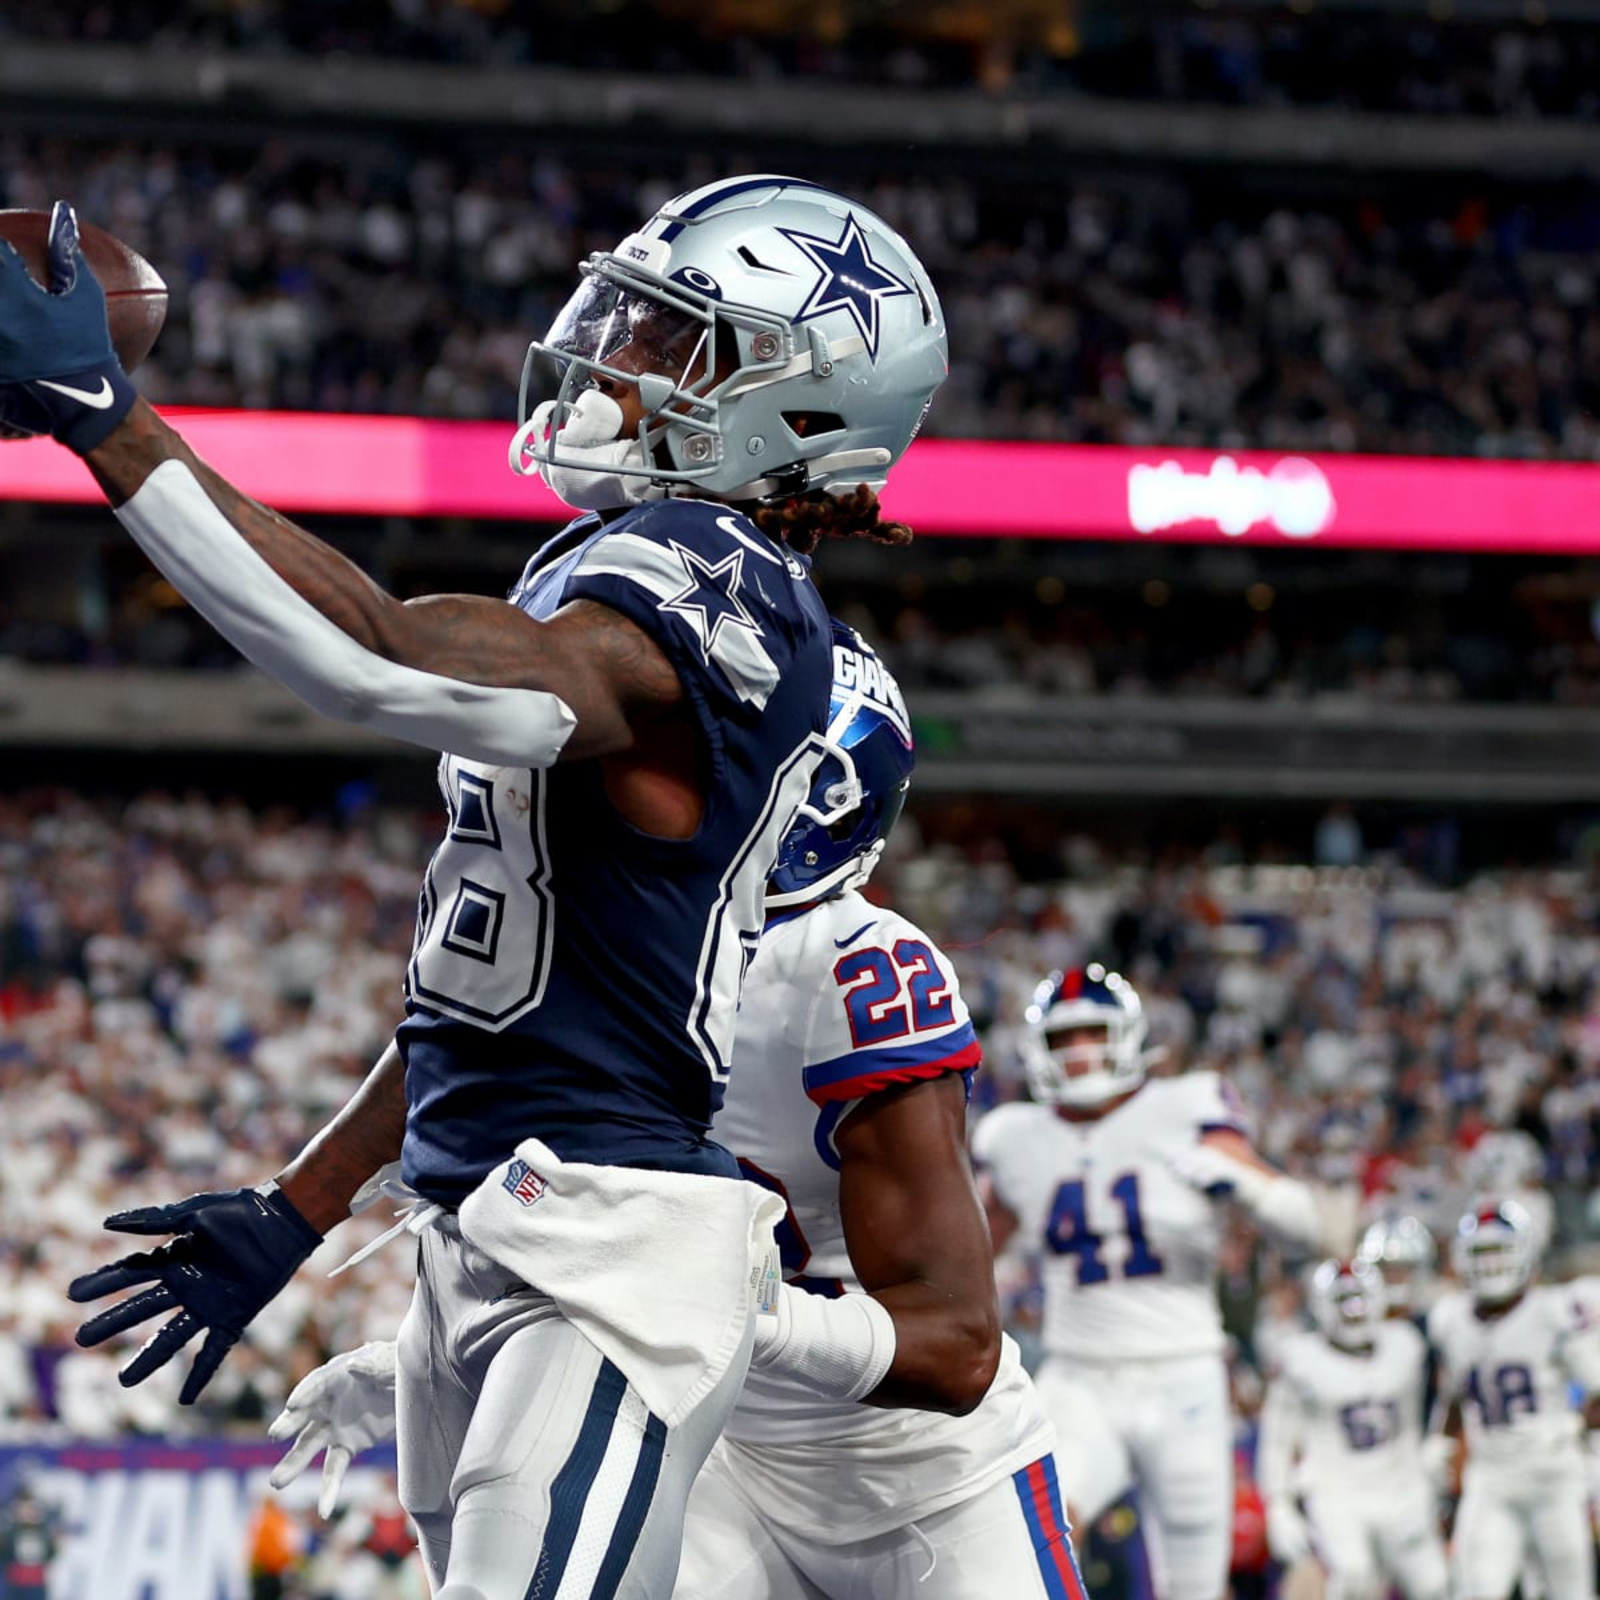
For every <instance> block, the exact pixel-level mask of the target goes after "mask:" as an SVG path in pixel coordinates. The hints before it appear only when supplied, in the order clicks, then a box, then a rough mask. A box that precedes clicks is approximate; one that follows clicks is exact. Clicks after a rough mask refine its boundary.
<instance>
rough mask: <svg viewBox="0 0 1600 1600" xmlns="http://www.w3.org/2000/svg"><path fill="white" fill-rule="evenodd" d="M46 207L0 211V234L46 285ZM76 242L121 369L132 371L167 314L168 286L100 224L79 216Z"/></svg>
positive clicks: (135, 252) (38, 279) (47, 213)
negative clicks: (101, 294) (102, 298)
mask: <svg viewBox="0 0 1600 1600" xmlns="http://www.w3.org/2000/svg"><path fill="white" fill-rule="evenodd" d="M49 227H50V213H49V212H48V211H0V239H4V240H5V241H6V242H7V243H8V244H10V245H11V247H12V248H13V249H14V250H15V251H16V252H17V254H18V255H20V256H21V257H22V260H23V263H24V264H25V265H26V267H27V269H28V271H29V272H30V273H31V274H32V275H33V278H34V280H35V282H37V283H42V284H45V285H47V286H48V284H49V281H50V277H49V268H48V266H47V265H46V263H45V253H44V246H45V235H46V233H47V231H48V229H49ZM78 242H79V244H80V246H81V247H82V250H83V257H84V260H85V261H87V262H88V263H89V270H90V271H91V272H93V273H94V275H95V277H97V278H98V279H99V280H100V287H101V288H102V289H104V290H105V292H106V319H107V321H108V322H109V323H110V326H111V343H112V346H113V348H114V349H115V350H116V352H117V359H118V360H119V361H120V362H121V363H122V370H123V371H124V372H132V371H133V369H134V368H135V367H137V366H138V365H139V363H140V362H141V361H143V360H144V358H145V357H146V356H147V355H149V354H150V347H151V346H152V345H153V344H154V343H155V342H156V335H157V334H158V333H160V332H161V324H162V323H163V322H165V321H166V318H167V286H166V284H165V283H164V282H162V279H161V275H160V273H158V272H157V271H156V269H155V268H154V267H152V266H151V265H150V263H149V262H148V261H146V260H145V258H144V257H143V256H142V255H140V254H139V253H138V252H137V251H136V250H130V249H129V248H128V247H127V245H125V244H124V243H123V242H122V241H121V240H120V239H117V238H114V237H113V236H112V235H111V234H109V233H107V232H106V231H105V229H104V228H97V227H95V226H94V224H93V223H92V222H85V221H84V220H83V218H82V217H79V218H78Z"/></svg>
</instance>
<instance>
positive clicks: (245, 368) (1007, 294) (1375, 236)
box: [0, 137, 1600, 459]
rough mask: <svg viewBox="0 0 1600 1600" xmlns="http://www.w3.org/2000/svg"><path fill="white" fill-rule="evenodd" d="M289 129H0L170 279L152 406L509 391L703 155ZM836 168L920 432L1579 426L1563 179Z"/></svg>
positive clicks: (1531, 429) (1580, 247) (1492, 447)
mask: <svg viewBox="0 0 1600 1600" xmlns="http://www.w3.org/2000/svg"><path fill="white" fill-rule="evenodd" d="M315 150H316V147H315V146H314V145H311V144H300V143H291V142H289V141H288V140H286V139H272V140H269V141H267V142H266V143H265V144H264V145H261V144H256V145H252V146H250V147H249V148H241V147H238V146H229V145H226V144H217V145H213V146H209V147H207V146H204V145H200V144H196V143H186V144H184V145H182V146H178V145H175V144H146V145H141V144H134V143H124V144H113V145H103V146H95V145H91V144H89V143H87V142H85V141H82V140H79V139H72V140H54V141H36V140H30V139H23V138H20V137H13V138H10V139H7V140H4V141H0V205H3V206H13V207H42V206H48V205H49V203H50V202H51V200H52V199H53V198H55V197H57V196H60V195H68V196H70V197H71V198H72V199H73V200H74V201H75V202H76V204H77V205H78V207H79V209H80V212H81V213H82V214H83V215H84V216H85V217H87V218H90V219H93V220H94V221H97V222H98V223H100V224H101V225H102V226H104V227H107V228H109V229H110V230H111V231H112V232H114V233H116V234H118V235H120V236H122V237H123V238H125V239H127V240H128V241H129V243H131V244H133V245H134V246H135V247H136V248H138V249H140V250H141V251H143V252H144V253H146V254H147V255H149V256H150V257H151V258H152V259H153V260H154V261H155V262H156V263H157V265H158V266H159V268H160V270H161V271H162V272H163V274H164V275H165V276H166V277H167V279H168V282H169V285H170V287H171V290H172V297H173V298H172V306H171V312H170V316H169V321H168V325H167V327H166V329H165V331H164V332H163V334H162V337H161V340H160V342H159V343H158V345H157V348H156V352H155V354H154V356H153V357H152V358H151V360H150V361H149V363H148V364H147V366H146V368H145V371H144V374H143V376H142V379H141V381H142V382H143V384H144V385H145V387H146V388H147V390H148V391H149V393H150V394H151V396H152V397H153V398H154V399H156V400H157V401H158V402H169V403H182V404H195V405H243V406H248V407H266V406H275V407H284V408H289V409H298V410H340V411H369V412H372V411H385V412H396V413H419V414H424V415H431V416H444V417H489V416H492V417H505V418H509V417H511V416H512V415H513V414H514V412H515V402H516V393H517V382H518V377H519V374H520V371H521V367H522V360H523V355H524V352H525V350H526V346H527V341H528V338H529V337H530V335H531V334H532V333H534V332H542V331H543V330H544V329H545V328H546V327H547V326H548V325H549V323H550V321H551V319H552V317H553V316H554V314H555V312H556V311H557V310H558V309H559V306H560V304H561V303H562V301H563V300H564V298H565V296H566V293H567V291H568V288H569V286H570V283H571V274H572V267H573V264H574V262H575V261H577V260H578V259H579V258H581V257H582V256H583V255H584V254H586V253H587V252H588V251H589V250H592V249H596V248H609V247H611V246H612V245H614V244H615V243H616V241H617V239H618V238H620V237H621V236H622V234H623V233H625V232H626V231H627V229H628V228H629V227H630V226H632V224H633V222H634V220H635V219H636V218H637V217H639V216H641V215H647V214H649V212H651V211H652V210H654V209H655V207H656V206H657V205H658V204H659V203H660V202H661V201H662V200H664V199H666V198H668V197H669V196H670V195H671V194H672V193H674V192H675V191H677V190H680V189H682V188H684V187H687V186H689V185H691V184H693V183H695V182H699V181H703V180H704V179H705V178H706V177H708V176H710V175H711V174H710V170H709V169H708V168H707V167H706V166H705V165H704V158H697V159H692V160H687V161H682V162H678V163H676V164H675V162H674V160H673V159H672V158H670V157H665V156H658V157H657V158H656V159H655V161H654V163H653V165H652V167H651V168H650V170H649V172H648V174H646V173H645V172H644V171H643V170H642V169H640V170H630V169H629V168H627V167H625V166H621V165H616V164H605V163H600V162H595V161H583V160H578V159H573V160H565V159H561V158H559V157H558V156H557V155H555V154H553V153H551V152H549V151H545V152H542V153H539V154H531V155H528V154H519V153H516V152H515V151H514V150H511V149H506V148H502V149H500V150H497V151H494V152H484V151H478V150H473V149H470V148H467V147H465V146H458V147H455V148H452V146H451V144H450V142H449V141H448V140H447V139H442V138H434V139H433V140H432V141H431V143H430V145H429V148H428V149H427V150H420V149H418V150H408V149H405V148H404V147H403V146H399V145H396V146H395V147H394V148H392V149H390V150H389V151H388V152H387V153H385V154H378V153H376V152H374V151H372V150H370V149H368V150H366V151H365V153H364V154H363V153H362V152H360V151H340V152H334V151H331V150H325V151H324V152H323V153H320V154H319V153H315ZM810 175H813V176H817V177H820V178H822V179H824V180H827V179H828V178H829V177H830V174H828V173H825V172H818V173H813V174H810ZM1286 181H1287V180H1286ZM845 186H846V187H848V188H850V189H851V191H852V192H855V193H861V194H863V195H864V196H865V197H866V199H867V200H868V201H869V202H870V203H871V204H872V205H873V206H875V207H876V208H877V209H878V210H879V211H881V212H882V213H883V214H884V215H885V216H886V217H888V218H889V220H890V221H891V222H893V223H894V224H895V225H896V226H898V227H899V228H900V229H901V230H902V231H903V232H904V233H905V234H906V235H907V237H908V238H909V239H910V241H911V243H912V244H913V245H914V246H915V248H916V249H917V251H918V253H919V254H920V255H921V257H922V259H923V260H924V261H925V262H926V264H927V265H928V268H929V270H930V271H931V273H932V275H933V277H934V280H935V281H936V282H937V283H938V284H939V286H940V291H941V295H942V297H943V301H944V305H945V310H946V314H947V317H948V320H949V324H950V343H951V349H952V352H953V361H952V371H951V378H950V382H949V383H948V385H947V386H946V387H945V389H944V390H943V391H942V392H941V394H940V397H939V401H938V403H937V405H936V406H935V408H934V410H933V413H932V415H931V417H930V419H929V431H930V432H933V433H939V434H945V435H951V436H963V437H1000V438H1024V439H1045V440H1061V441H1081V442H1121V443H1131V444H1140V443H1144V444H1148V443H1160V444H1163V445H1171V446H1179V445H1205V446H1217V447H1225V448H1240V447H1245V446H1259V447H1263V448H1269V449H1281V450H1319V449H1320V450H1360V451H1376V452H1392V451H1401V452H1409V453H1415V454H1479V455H1491V456H1528V457H1544V456H1556V457H1566V458H1576V459H1592V458H1593V457H1595V456H1596V454H1600V423H1597V422H1596V420H1595V418H1596V414H1597V411H1600V393H1597V390H1596V384H1597V378H1596V374H1597V373H1600V301H1597V299H1596V296H1595V291H1594V282H1593V274H1592V273H1591V272H1590V271H1589V262H1590V260H1591V258H1592V252H1593V250H1594V248H1595V245H1596V243H1597V241H1600V194H1597V193H1596V192H1595V191H1594V190H1593V189H1592V188H1591V187H1589V186H1587V185H1585V184H1582V183H1578V182H1575V183H1574V184H1571V185H1567V186H1562V187H1558V188H1554V189H1552V188H1533V189H1530V188H1527V187H1525V186H1524V187H1520V188H1518V189H1517V190H1516V191H1515V192H1514V193H1513V192H1510V191H1491V190H1487V189H1485V190H1483V191H1480V190H1478V189H1476V188H1469V189H1467V190H1464V191H1461V192H1452V191H1451V190H1450V188H1449V186H1447V185H1438V186H1435V187H1433V188H1430V189H1429V190H1428V191H1426V192H1423V193H1418V192H1416V191H1414V190H1412V191H1408V190H1403V189H1402V190H1385V189H1374V190H1372V191H1371V192H1368V191H1366V190H1364V189H1363V190H1360V191H1358V195H1357V196H1356V197H1347V198H1345V199H1330V200H1328V201H1326V202H1324V203H1322V204H1317V203H1313V202H1308V201H1307V200H1306V199H1305V197H1304V196H1297V195H1295V194H1293V193H1292V192H1291V191H1288V190H1285V191H1282V192H1279V193H1273V192H1272V191H1271V189H1270V186H1269V188H1268V190H1267V192H1266V193H1265V194H1263V193H1262V192H1260V191H1252V190H1244V189H1241V188H1240V187H1238V186H1237V184H1232V183H1230V182H1229V181H1228V180H1226V179H1223V178H1220V177H1215V178H1213V179H1209V180H1206V179H1201V178H1199V177H1195V176H1191V177H1189V178H1185V177H1182V176H1179V175H1176V174H1172V173H1168V174H1166V175H1164V176H1159V177H1158V176H1155V175H1150V174H1147V175H1145V176H1144V177H1143V178H1142V179H1140V180H1138V181H1128V182H1125V183H1123V184H1121V185H1120V186H1119V185H1118V184H1116V183H1114V182H1112V181H1109V180H1108V181H1107V182H1104V183H1096V182H1090V181H1086V180H1082V179H1079V178H1078V177H1076V176H1075V175H1072V174H1062V173H1057V174H1056V175H1055V176H1053V177H1050V178H1043V177H1030V178H1028V179H1026V180H1024V179H1022V178H1020V177H1019V178H1015V179H1005V178H994V179H983V180H979V179H977V178H975V177H970V176H954V175H948V174H947V173H944V172H941V173H939V174H938V175H934V174H932V173H927V174H925V175H918V174H917V172H916V171H914V170H912V169H909V168H905V167H901V168H900V169H899V170H897V171H895V172H893V173H887V174H886V173H882V172H880V173H879V174H878V175H877V176H876V179H875V180H874V179H873V178H870V177H867V176H865V175H864V174H862V173H861V172H859V171H858V172H855V173H852V174H851V175H850V177H849V181H848V183H847V184H846V185H845Z"/></svg>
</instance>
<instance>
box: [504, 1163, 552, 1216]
mask: <svg viewBox="0 0 1600 1600" xmlns="http://www.w3.org/2000/svg"><path fill="white" fill-rule="evenodd" d="M500 1181H501V1182H502V1183H503V1184H504V1185H505V1188H506V1192H507V1193H508V1194H510V1195H511V1196H512V1197H513V1198H514V1199H516V1200H518V1201H519V1202H520V1203H521V1204H523V1205H525V1206H531V1205H532V1204H533V1202H534V1201H535V1200H537V1199H538V1198H539V1196H540V1195H542V1194H543V1193H544V1179H543V1178H541V1177H540V1176H539V1174H538V1173H537V1172H535V1171H534V1170H533V1168H532V1167H530V1166H529V1165H528V1163H527V1162H526V1161H523V1160H520V1159H519V1160H516V1161H513V1162H512V1163H511V1165H510V1167H509V1168H508V1169H507V1171H506V1175H505V1177H504V1178H502V1179H501V1180H500Z"/></svg>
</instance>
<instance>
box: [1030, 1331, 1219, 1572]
mask: <svg viewBox="0 0 1600 1600" xmlns="http://www.w3.org/2000/svg"><path fill="white" fill-rule="evenodd" d="M1033 1382H1034V1387H1035V1388H1036V1389H1037V1390H1038V1391H1039V1400H1040V1402H1041V1404H1042V1405H1043V1406H1044V1409H1045V1411H1046V1413H1047V1414H1048V1415H1049V1418H1050V1420H1051V1421H1052V1422H1053V1423H1054V1424H1055V1426H1056V1460H1057V1462H1058V1463H1059V1465H1060V1468H1061V1490H1062V1493H1063V1494H1064V1495H1065V1496H1066V1498H1067V1504H1068V1505H1069V1507H1070V1508H1071V1513H1072V1515H1073V1516H1074V1517H1076V1518H1077V1519H1078V1521H1079V1522H1080V1523H1081V1524H1083V1525H1084V1526H1085V1527H1087V1526H1088V1524H1089V1523H1091V1522H1093V1521H1094V1520H1095V1519H1096V1518H1097V1517H1098V1516H1099V1515H1100V1514H1101V1513H1102V1512H1103V1511H1105V1510H1106V1509H1107V1508H1108V1507H1109V1506H1111V1505H1113V1504H1115V1502H1116V1501H1118V1500H1120V1499H1121V1498H1122V1497H1123V1496H1124V1495H1125V1494H1127V1493H1128V1492H1129V1491H1130V1490H1133V1489H1137V1490H1138V1492H1139V1509H1140V1513H1141V1522H1142V1524H1143V1527H1144V1529H1145V1546H1146V1549H1147V1550H1148V1551H1149V1555H1150V1565H1151V1569H1152V1574H1153V1576H1154V1579H1155V1586H1156V1593H1157V1594H1158V1595H1160V1596H1161V1597H1162V1600H1222V1596H1223V1595H1225V1594H1226V1593H1227V1592H1228V1564H1229V1560H1230V1557H1231V1554H1232V1546H1233V1419H1232V1416H1231V1414H1230V1412H1229V1407H1228V1375H1227V1371H1226V1369H1225V1368H1224V1366H1223V1363H1222V1358H1221V1356H1183V1357H1180V1358H1178V1359H1177V1360H1173V1361H1124V1362H1115V1363H1114V1362H1106V1363H1104V1364H1101V1363H1099V1362H1073V1361H1069V1360H1068V1359H1066V1358H1065V1357H1062V1356H1051V1357H1049V1358H1048V1359H1047V1360H1046V1361H1045V1362H1044V1364H1043V1365H1042V1366H1041V1367H1040V1369H1039V1370H1038V1372H1036V1373H1035V1374H1034V1378H1033Z"/></svg>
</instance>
